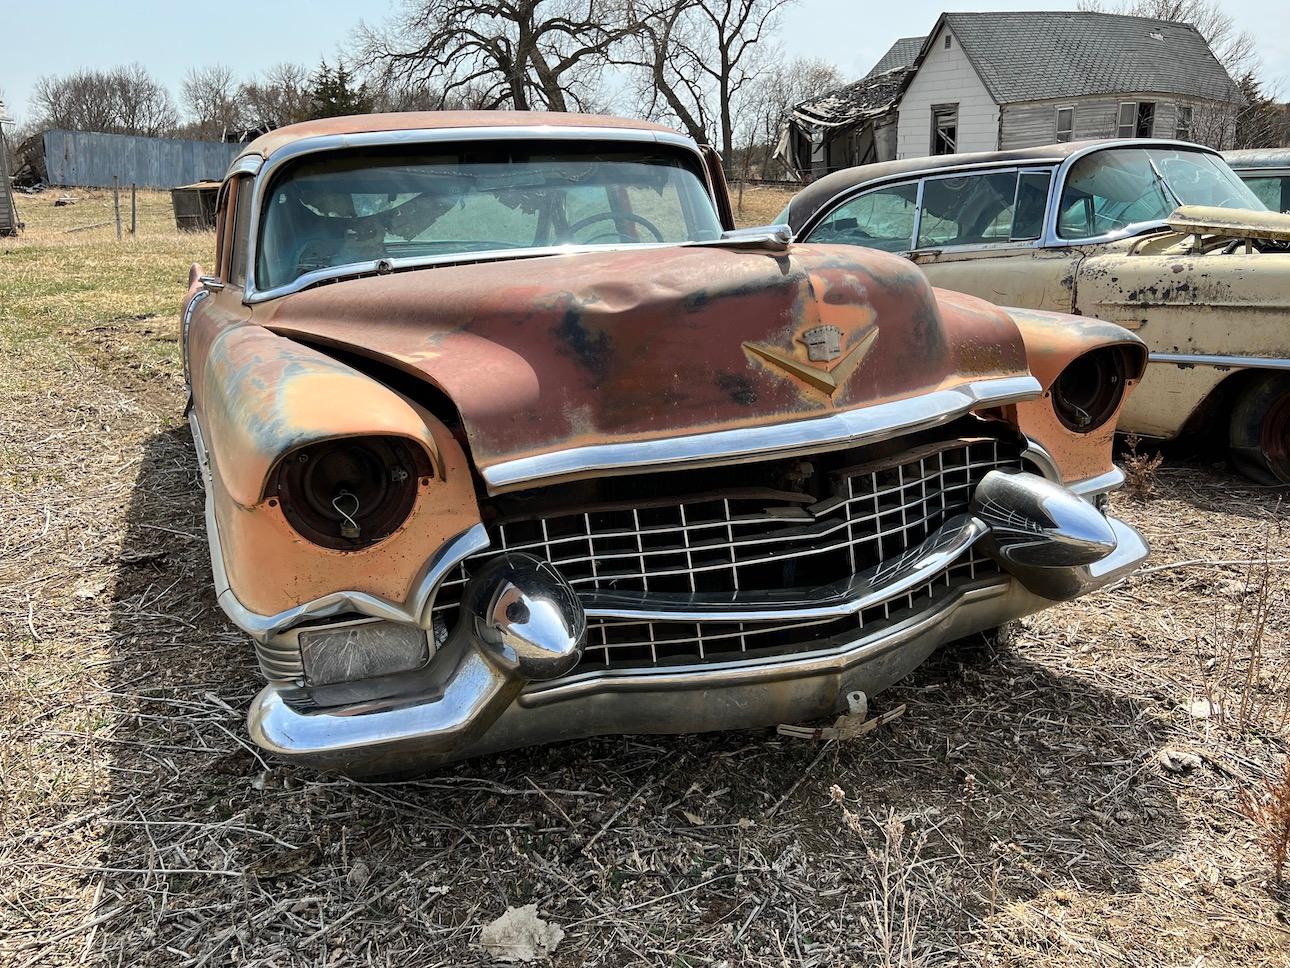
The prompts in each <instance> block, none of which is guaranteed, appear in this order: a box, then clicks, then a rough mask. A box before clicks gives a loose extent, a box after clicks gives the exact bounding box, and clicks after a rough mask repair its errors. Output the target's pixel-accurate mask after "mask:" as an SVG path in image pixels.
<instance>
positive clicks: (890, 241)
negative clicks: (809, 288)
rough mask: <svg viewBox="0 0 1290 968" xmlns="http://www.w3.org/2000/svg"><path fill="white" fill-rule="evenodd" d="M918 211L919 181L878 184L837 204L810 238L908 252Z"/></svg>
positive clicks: (887, 250) (813, 240) (815, 240)
mask: <svg viewBox="0 0 1290 968" xmlns="http://www.w3.org/2000/svg"><path fill="white" fill-rule="evenodd" d="M917 211H918V183H917V182H914V183H912V184H906V185H892V186H891V187H889V188H879V189H876V190H874V191H872V192H866V193H865V194H863V195H861V196H859V197H858V198H853V199H851V201H849V202H846V203H844V204H842V205H839V206H838V207H837V208H835V209H834V210H833V211H832V212H831V213H830V214H829V216H828V217H827V218H826V219H825V220H824V221H823V222H821V223H820V224H819V225H818V226H817V227H816V229H815V231H814V232H812V233H811V238H810V241H812V242H840V243H844V244H847V245H863V246H867V247H868V248H870V249H881V250H882V251H884V252H908V251H909V250H910V249H911V248H912V243H913V239H914V216H915V214H916V213H917Z"/></svg>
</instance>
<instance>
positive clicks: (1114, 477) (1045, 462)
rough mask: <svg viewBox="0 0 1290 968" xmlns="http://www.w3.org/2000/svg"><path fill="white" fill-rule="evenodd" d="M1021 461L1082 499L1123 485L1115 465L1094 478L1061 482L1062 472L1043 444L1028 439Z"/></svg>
mask: <svg viewBox="0 0 1290 968" xmlns="http://www.w3.org/2000/svg"><path fill="white" fill-rule="evenodd" d="M1021 459H1022V460H1028V461H1030V463H1031V464H1033V465H1034V466H1035V467H1036V468H1037V469H1038V470H1039V472H1040V473H1041V474H1042V475H1043V476H1044V477H1046V478H1048V479H1049V480H1050V481H1053V482H1054V483H1056V484H1061V485H1062V486H1063V487H1065V488H1066V489H1067V490H1070V491H1073V492H1074V493H1076V494H1078V495H1079V496H1080V497H1082V498H1089V497H1096V496H1097V495H1098V494H1105V493H1107V492H1108V491H1114V490H1116V489H1118V488H1119V487H1120V486H1121V485H1122V484H1123V483H1124V471H1123V470H1122V469H1121V468H1120V467H1118V466H1117V465H1115V464H1112V465H1111V469H1110V470H1109V471H1106V472H1105V473H1102V474H1098V475H1096V476H1094V477H1086V478H1085V479H1084V480H1082V481H1074V482H1070V483H1068V482H1066V481H1063V480H1062V472H1061V471H1060V470H1058V468H1057V461H1055V460H1054V459H1053V455H1052V454H1050V453H1048V451H1047V450H1045V449H1044V446H1043V444H1041V443H1039V441H1037V440H1032V439H1031V438H1029V437H1027V438H1026V449H1025V450H1023V451H1022V452H1021Z"/></svg>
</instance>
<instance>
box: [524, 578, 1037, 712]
mask: <svg viewBox="0 0 1290 968" xmlns="http://www.w3.org/2000/svg"><path fill="white" fill-rule="evenodd" d="M1013 584H1014V579H1013V578H1012V576H1010V575H1004V576H1002V577H1000V578H993V579H990V580H988V584H983V585H979V586H977V587H966V588H963V589H962V590H960V591H958V592H954V593H951V594H950V595H949V596H947V597H946V598H945V599H944V601H943V602H940V603H937V604H935V605H933V606H932V607H931V608H929V609H927V610H925V611H921V612H918V613H916V614H914V615H911V616H910V617H909V618H907V619H905V620H904V621H903V622H900V623H898V624H897V625H894V626H890V627H887V628H883V629H879V630H877V631H875V632H869V633H868V634H861V635H859V636H857V637H856V638H853V639H848V640H847V641H845V642H843V643H841V644H839V645H834V646H830V647H829V648H825V649H817V650H814V651H808V652H799V653H795V654H792V655H788V656H784V655H769V656H761V657H756V658H749V659H737V660H735V661H732V662H713V663H709V664H705V665H702V666H663V667H660V668H656V669H597V670H595V671H592V672H586V673H583V674H580V675H572V676H565V677H564V678H562V679H555V680H552V681H550V682H542V683H531V684H530V685H529V686H528V687H526V689H525V690H524V692H523V693H521V695H520V698H519V704H520V705H521V706H525V707H530V708H532V707H537V706H546V705H549V704H551V703H557V702H564V701H566V700H570V699H580V698H584V697H587V696H591V695H595V694H597V693H602V692H611V693H620V692H623V693H630V692H653V691H656V690H659V691H671V690H678V691H680V690H690V689H705V690H706V689H722V688H728V687H731V686H738V685H750V684H762V683H770V682H780V681H784V680H786V679H799V678H804V677H807V676H815V675H827V674H837V673H840V672H844V671H845V670H847V669H849V668H851V667H852V666H855V665H859V664H860V663H862V662H865V661H867V660H869V659H871V658H874V657H875V656H876V655H879V654H882V653H885V652H888V651H890V650H892V649H894V648H897V647H898V646H901V645H904V644H906V643H908V642H909V641H910V640H912V639H914V638H916V637H917V636H918V635H920V634H922V633H923V632H924V631H926V630H927V629H929V628H930V627H932V626H935V625H937V624H938V623H940V622H941V621H943V620H944V618H945V617H946V616H947V615H949V614H952V613H953V612H955V611H957V610H958V609H959V608H961V607H962V606H963V605H965V604H968V603H972V602H978V601H989V600H990V599H994V598H998V597H1000V596H1002V595H1006V594H1007V593H1008V592H1009V591H1010V590H1011V589H1012V587H1013ZM1045 604H1048V603H1045Z"/></svg>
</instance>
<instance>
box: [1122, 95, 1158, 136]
mask: <svg viewBox="0 0 1290 968" xmlns="http://www.w3.org/2000/svg"><path fill="white" fill-rule="evenodd" d="M1155 125H1156V102H1155V101H1124V102H1122V103H1121V104H1120V119H1119V126H1118V128H1117V131H1116V133H1117V134H1118V135H1119V136H1120V137H1121V138H1150V137H1151V132H1152V129H1153V128H1154V127H1155Z"/></svg>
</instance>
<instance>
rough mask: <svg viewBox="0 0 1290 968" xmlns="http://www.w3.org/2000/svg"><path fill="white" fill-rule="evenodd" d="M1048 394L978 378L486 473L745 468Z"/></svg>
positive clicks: (499, 481)
mask: <svg viewBox="0 0 1290 968" xmlns="http://www.w3.org/2000/svg"><path fill="white" fill-rule="evenodd" d="M1042 392H1043V388H1042V387H1041V386H1040V385H1039V381H1038V380H1036V379H1035V378H1034V377H1033V376H1015V377H1001V378H996V379H991V380H976V381H973V382H971V383H967V384H964V385H963V386H959V387H952V388H949V389H945V390H934V391H932V392H931V393H924V394H920V395H919V396H915V397H908V398H906V399H903V400H893V401H892V402H890V403H880V404H877V405H875V406H872V407H862V408H859V409H856V410H847V411H843V412H842V413H834V414H829V415H828V416H824V417H807V418H805V419H802V420H794V421H790V422H787V423H778V424H771V425H770V426H765V427H740V428H738V429H735V430H717V431H711V432H708V433H698V434H683V435H680V436H676V437H664V438H661V439H657V440H641V441H631V442H627V443H617V444H592V445H590V446H587V447H571V448H569V449H568V450H559V451H554V452H552V453H549V454H538V455H536V456H533V457H519V458H516V459H514V460H508V461H502V462H500V463H497V464H494V465H492V466H491V467H488V468H485V469H484V470H483V472H482V474H483V478H484V482H485V483H486V484H487V485H488V487H489V488H490V489H491V490H503V489H508V488H513V487H516V486H518V485H521V484H530V483H533V482H536V481H550V480H551V479H552V478H564V477H573V476H577V475H583V474H603V473H625V472H630V471H632V470H640V469H650V468H663V467H667V468H669V469H672V468H675V467H678V466H697V465H702V464H713V463H739V462H744V461H751V460H758V459H760V458H762V457H769V456H781V455H786V454H792V453H808V452H810V451H813V450H818V449H821V448H824V447H832V446H838V445H841V444H846V445H848V446H857V445H860V444H866V443H871V442H873V441H876V440H884V439H886V438H888V437H895V436H897V435H899V434H905V433H911V432H913V431H916V430H926V429H928V428H931V427H936V426H939V425H941V424H944V423H948V422H949V421H951V420H953V419H955V418H956V417H960V416H963V415H964V414H966V413H968V412H969V411H972V410H976V409H978V408H980V407H983V406H997V405H999V404H1004V403H1014V402H1016V401H1018V400H1029V399H1032V398H1034V397H1037V396H1039V395H1040V394H1041V393H1042Z"/></svg>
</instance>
